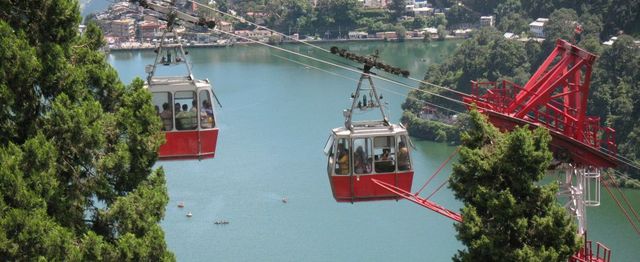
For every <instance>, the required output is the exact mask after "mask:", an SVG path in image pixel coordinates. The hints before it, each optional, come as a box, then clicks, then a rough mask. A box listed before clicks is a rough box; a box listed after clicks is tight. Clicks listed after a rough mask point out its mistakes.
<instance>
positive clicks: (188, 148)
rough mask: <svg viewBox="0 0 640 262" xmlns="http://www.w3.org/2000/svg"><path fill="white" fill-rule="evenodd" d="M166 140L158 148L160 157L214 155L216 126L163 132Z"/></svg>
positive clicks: (175, 158)
mask: <svg viewBox="0 0 640 262" xmlns="http://www.w3.org/2000/svg"><path fill="white" fill-rule="evenodd" d="M165 138H166V142H165V144H163V145H162V146H160V149H159V150H158V154H159V157H160V159H162V160H177V159H202V158H212V157H214V156H215V152H216V144H217V142H218V128H213V129H204V130H190V131H169V132H165Z"/></svg>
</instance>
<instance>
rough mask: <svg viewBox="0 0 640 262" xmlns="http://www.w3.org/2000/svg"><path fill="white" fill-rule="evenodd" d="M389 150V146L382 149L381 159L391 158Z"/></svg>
mask: <svg viewBox="0 0 640 262" xmlns="http://www.w3.org/2000/svg"><path fill="white" fill-rule="evenodd" d="M389 152H390V150H389V149H388V148H385V149H382V156H381V157H380V159H381V160H387V159H389Z"/></svg>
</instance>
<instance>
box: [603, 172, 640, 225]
mask: <svg viewBox="0 0 640 262" xmlns="http://www.w3.org/2000/svg"><path fill="white" fill-rule="evenodd" d="M605 174H606V175H608V176H609V180H610V181H611V182H612V183H613V182H615V181H614V180H613V176H612V175H611V174H609V173H605ZM616 189H617V190H618V193H619V194H620V195H621V196H622V199H623V200H624V202H625V204H627V207H629V209H630V210H631V213H632V214H633V216H634V217H635V218H636V220H637V221H638V223H640V217H639V216H638V212H636V210H635V209H634V208H633V205H631V203H630V202H629V199H627V197H626V196H625V194H624V192H622V190H621V189H620V187H619V186H616Z"/></svg>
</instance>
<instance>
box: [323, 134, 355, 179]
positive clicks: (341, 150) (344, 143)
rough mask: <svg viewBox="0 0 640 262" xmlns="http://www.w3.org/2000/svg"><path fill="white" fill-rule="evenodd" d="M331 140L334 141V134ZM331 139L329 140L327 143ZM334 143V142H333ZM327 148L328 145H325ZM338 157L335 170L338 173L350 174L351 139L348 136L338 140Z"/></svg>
mask: <svg viewBox="0 0 640 262" xmlns="http://www.w3.org/2000/svg"><path fill="white" fill-rule="evenodd" d="M330 141H333V136H331V138H330ZM328 142H329V141H327V144H329V143H328ZM331 145H333V143H331ZM325 148H326V147H325ZM336 152H337V154H336V155H337V159H338V161H336V168H335V172H336V175H348V174H349V170H350V168H349V166H350V161H349V140H348V139H346V138H341V139H339V140H338V146H337V148H336Z"/></svg>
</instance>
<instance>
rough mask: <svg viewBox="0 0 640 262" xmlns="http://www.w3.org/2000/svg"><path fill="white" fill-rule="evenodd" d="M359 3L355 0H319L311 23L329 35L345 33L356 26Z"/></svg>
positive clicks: (358, 15)
mask: <svg viewBox="0 0 640 262" xmlns="http://www.w3.org/2000/svg"><path fill="white" fill-rule="evenodd" d="M360 5H361V3H360V2H358V1H357V0H319V1H318V4H317V6H316V10H315V11H316V15H315V19H314V21H313V25H314V27H315V28H316V30H319V32H321V33H328V34H329V35H330V36H338V35H339V34H342V35H346V34H347V33H348V32H349V30H352V29H354V28H355V27H356V26H357V21H358V20H359V19H360V12H361V9H360V8H359V7H360Z"/></svg>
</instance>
